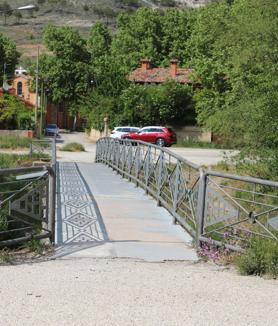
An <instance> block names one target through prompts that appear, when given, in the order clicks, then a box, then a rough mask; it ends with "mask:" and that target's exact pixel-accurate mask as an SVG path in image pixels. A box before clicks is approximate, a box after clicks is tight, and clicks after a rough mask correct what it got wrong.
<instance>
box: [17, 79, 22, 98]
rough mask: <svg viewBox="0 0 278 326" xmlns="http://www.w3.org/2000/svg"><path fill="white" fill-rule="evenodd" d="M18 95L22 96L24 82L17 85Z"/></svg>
mask: <svg viewBox="0 0 278 326" xmlns="http://www.w3.org/2000/svg"><path fill="white" fill-rule="evenodd" d="M17 95H18V96H22V82H18V83H17Z"/></svg>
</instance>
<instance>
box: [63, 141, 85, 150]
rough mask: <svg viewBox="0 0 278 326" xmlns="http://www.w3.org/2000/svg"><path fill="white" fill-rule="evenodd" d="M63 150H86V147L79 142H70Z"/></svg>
mask: <svg viewBox="0 0 278 326" xmlns="http://www.w3.org/2000/svg"><path fill="white" fill-rule="evenodd" d="M62 151H65V152H85V148H84V146H83V145H82V144H79V143H69V144H67V145H65V146H63V147H62Z"/></svg>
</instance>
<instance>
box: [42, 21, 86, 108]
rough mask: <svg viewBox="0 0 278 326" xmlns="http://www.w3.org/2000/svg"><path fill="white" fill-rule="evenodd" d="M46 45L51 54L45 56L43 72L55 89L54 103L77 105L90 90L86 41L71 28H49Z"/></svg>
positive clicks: (45, 36)
mask: <svg viewBox="0 0 278 326" xmlns="http://www.w3.org/2000/svg"><path fill="white" fill-rule="evenodd" d="M44 43H45V45H46V47H47V48H48V49H49V50H50V51H52V55H43V56H42V57H41V62H40V71H41V74H42V77H43V79H46V80H47V83H48V85H49V87H50V88H51V89H52V100H53V101H54V102H56V103H61V102H64V103H67V104H68V105H69V106H72V107H73V106H75V104H76V103H77V102H78V100H79V99H80V98H81V97H82V96H83V95H85V94H86V93H87V92H88V91H89V88H90V79H91V71H90V68H89V59H90V56H89V53H88V51H87V49H86V42H85V40H84V39H83V38H82V37H81V36H80V35H79V33H78V32H77V30H75V29H73V28H71V27H54V26H48V27H47V28H46V29H45V30H44Z"/></svg>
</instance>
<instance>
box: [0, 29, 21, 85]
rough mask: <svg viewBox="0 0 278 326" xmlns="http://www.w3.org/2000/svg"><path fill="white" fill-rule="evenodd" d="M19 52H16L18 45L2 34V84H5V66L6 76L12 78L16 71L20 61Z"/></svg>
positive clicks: (0, 37)
mask: <svg viewBox="0 0 278 326" xmlns="http://www.w3.org/2000/svg"><path fill="white" fill-rule="evenodd" d="M19 56H20V54H19V52H18V51H17V50H16V44H15V43H14V42H13V41H12V40H10V39H9V38H8V37H6V36H4V35H3V34H1V33H0V83H1V84H2V83H3V74H4V65H5V66H6V69H5V70H6V75H8V76H9V77H12V76H13V74H14V69H15V66H16V64H17V63H18V59H19Z"/></svg>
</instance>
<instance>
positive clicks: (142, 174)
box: [96, 138, 278, 250]
mask: <svg viewBox="0 0 278 326" xmlns="http://www.w3.org/2000/svg"><path fill="white" fill-rule="evenodd" d="M96 162H100V163H104V164H107V165H109V166H110V167H112V168H113V169H114V170H115V171H117V172H118V173H120V174H121V175H122V176H123V177H126V178H128V179H129V180H130V181H133V182H134V183H135V184H136V185H137V186H140V187H142V188H143V189H145V191H146V192H147V193H149V194H150V195H152V196H153V197H154V198H155V199H156V200H157V202H158V204H159V205H162V206H163V207H165V208H166V209H167V210H168V211H169V212H170V213H171V215H172V216H173V221H174V222H178V223H179V224H181V225H182V226H183V227H184V228H185V229H186V230H187V231H188V232H189V233H190V234H191V236H192V237H193V238H194V240H195V242H196V245H197V246H200V244H201V242H210V243H215V244H217V245H224V246H226V247H228V248H230V249H233V250H242V248H243V247H244V245H245V242H246V240H247V239H248V238H249V237H251V236H263V237H268V238H271V239H274V240H278V182H272V181H268V180H262V179H256V178H252V177H243V176H238V175H230V174H224V173H219V172H213V171H205V170H204V169H202V168H201V167H200V166H198V165H196V164H193V163H191V162H189V161H187V160H185V159H184V158H182V157H180V156H179V155H176V154H174V153H173V152H171V151H169V150H168V149H167V148H162V147H159V146H156V145H152V144H149V143H145V142H141V141H132V140H115V139H112V138H101V139H100V140H99V141H98V142H97V150H96Z"/></svg>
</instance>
